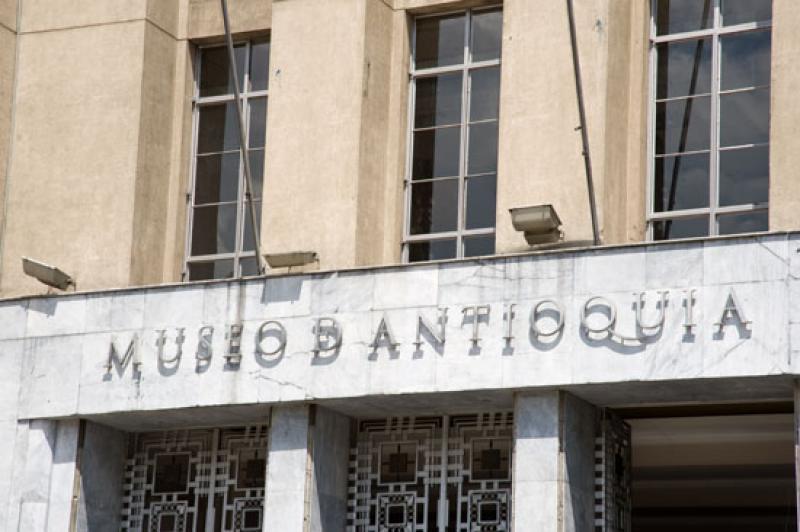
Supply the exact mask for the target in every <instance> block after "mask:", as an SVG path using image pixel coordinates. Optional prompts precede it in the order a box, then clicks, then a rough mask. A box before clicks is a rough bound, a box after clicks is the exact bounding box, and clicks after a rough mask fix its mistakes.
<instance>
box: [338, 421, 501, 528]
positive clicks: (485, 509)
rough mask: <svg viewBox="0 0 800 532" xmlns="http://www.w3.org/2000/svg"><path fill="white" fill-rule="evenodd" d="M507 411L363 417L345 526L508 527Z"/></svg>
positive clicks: (352, 469)
mask: <svg viewBox="0 0 800 532" xmlns="http://www.w3.org/2000/svg"><path fill="white" fill-rule="evenodd" d="M512 431H513V419H512V415H511V413H507V412H502V413H485V414H472V415H459V416H444V417H439V416H430V417H416V418H412V417H405V418H390V419H385V420H378V421H362V422H360V423H359V430H358V435H357V441H356V446H355V448H353V449H352V451H351V471H350V500H349V504H348V532H484V531H486V532H488V531H493V532H501V531H508V530H510V525H509V523H510V518H511V447H512Z"/></svg>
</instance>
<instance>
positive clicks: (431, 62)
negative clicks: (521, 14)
mask: <svg viewBox="0 0 800 532" xmlns="http://www.w3.org/2000/svg"><path fill="white" fill-rule="evenodd" d="M502 20H503V14H502V11H501V10H500V9H499V8H491V9H480V10H478V9H474V10H471V11H466V12H460V13H455V14H449V15H444V16H435V17H418V18H417V19H416V21H415V25H414V28H415V29H414V53H413V57H412V65H411V109H412V116H411V131H410V139H409V145H410V152H411V154H410V155H411V157H410V164H409V168H408V177H407V180H406V192H407V194H406V197H407V199H406V204H407V207H406V208H407V211H406V213H407V214H406V219H407V223H406V227H405V242H404V257H405V258H406V260H408V261H410V262H414V261H423V260H436V259H448V258H454V257H472V256H478V255H491V254H493V253H494V227H495V208H496V205H495V203H496V188H497V186H496V185H497V121H498V107H499V92H500V48H501V34H502Z"/></svg>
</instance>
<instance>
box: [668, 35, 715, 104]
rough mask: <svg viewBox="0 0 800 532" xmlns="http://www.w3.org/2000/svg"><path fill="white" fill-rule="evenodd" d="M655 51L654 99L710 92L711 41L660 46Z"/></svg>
mask: <svg viewBox="0 0 800 532" xmlns="http://www.w3.org/2000/svg"><path fill="white" fill-rule="evenodd" d="M656 49H657V52H658V81H657V87H656V98H657V99H659V100H661V99H664V98H675V97H677V96H688V95H691V94H708V93H709V92H711V39H710V38H707V39H698V40H696V41H685V42H671V43H663V44H659V45H657V46H656Z"/></svg>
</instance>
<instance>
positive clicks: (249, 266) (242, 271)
mask: <svg viewBox="0 0 800 532" xmlns="http://www.w3.org/2000/svg"><path fill="white" fill-rule="evenodd" d="M258 274H259V272H258V263H257V262H256V258H255V257H247V258H243V259H241V260H239V275H241V276H242V277H248V276H251V275H258Z"/></svg>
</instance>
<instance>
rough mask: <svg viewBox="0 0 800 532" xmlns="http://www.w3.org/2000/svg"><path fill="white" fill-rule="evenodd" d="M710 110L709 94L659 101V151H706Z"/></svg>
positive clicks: (657, 137) (657, 121)
mask: <svg viewBox="0 0 800 532" xmlns="http://www.w3.org/2000/svg"><path fill="white" fill-rule="evenodd" d="M710 111H711V97H710V96H701V97H697V98H689V99H685V100H672V101H668V102H661V103H657V104H656V154H664V153H681V152H685V151H699V150H707V149H708V148H709V146H710V137H711V129H710V117H709V113H710Z"/></svg>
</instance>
